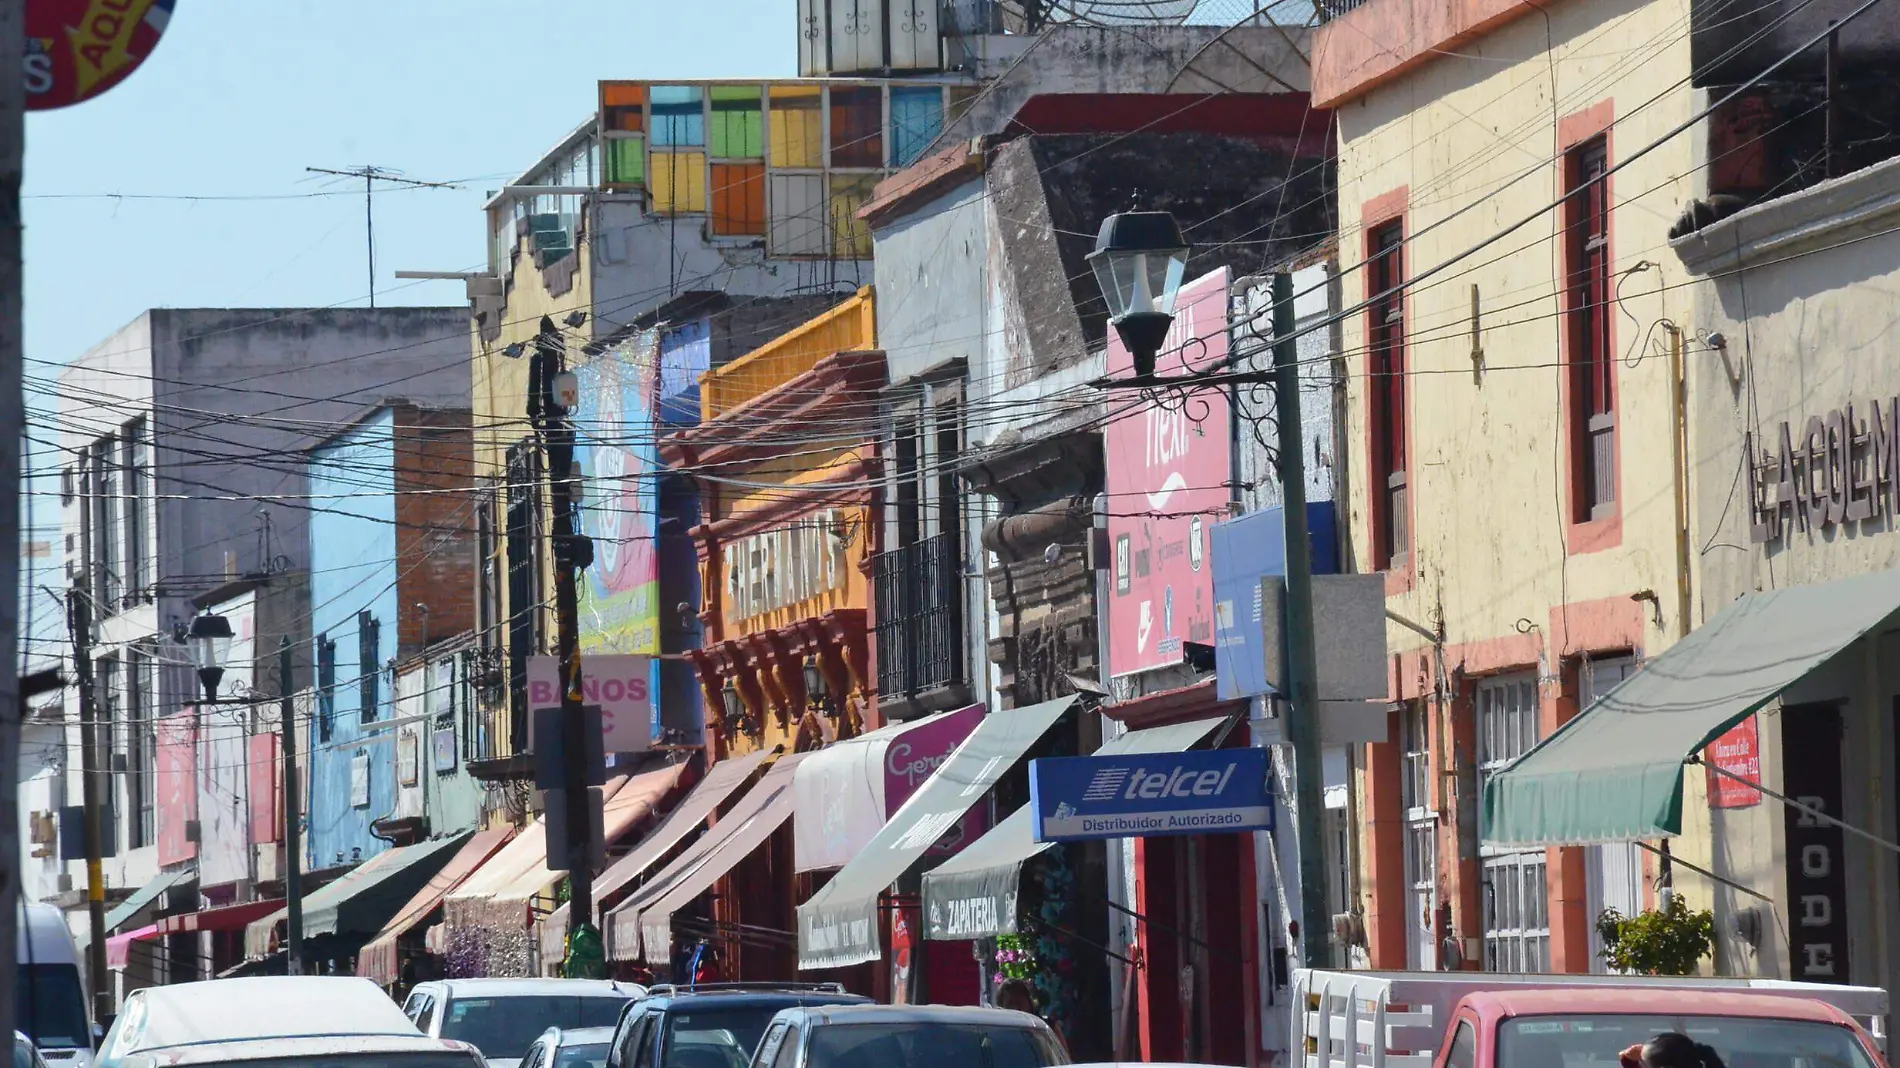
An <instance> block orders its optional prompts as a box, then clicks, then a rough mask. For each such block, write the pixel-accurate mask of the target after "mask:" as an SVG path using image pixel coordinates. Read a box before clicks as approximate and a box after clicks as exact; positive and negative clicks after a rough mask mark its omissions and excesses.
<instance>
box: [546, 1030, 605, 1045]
mask: <svg viewBox="0 0 1900 1068" xmlns="http://www.w3.org/2000/svg"><path fill="white" fill-rule="evenodd" d="M549 1035H553V1036H554V1038H555V1041H557V1042H559V1043H560V1044H561V1045H563V1046H585V1045H589V1044H591V1043H595V1042H612V1041H613V1039H614V1029H613V1028H611V1027H569V1028H565V1029H563V1028H559V1027H550V1028H548V1029H547V1030H546V1031H543V1032H542V1033H541V1037H542V1038H546V1037H547V1036H549Z"/></svg>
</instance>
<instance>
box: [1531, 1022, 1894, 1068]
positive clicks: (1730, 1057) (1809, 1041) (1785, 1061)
mask: <svg viewBox="0 0 1900 1068" xmlns="http://www.w3.org/2000/svg"><path fill="white" fill-rule="evenodd" d="M1665 1031H1680V1032H1682V1033H1683V1034H1686V1035H1688V1036H1689V1037H1690V1038H1693V1039H1695V1040H1696V1041H1697V1042H1701V1043H1703V1044H1705V1045H1707V1046H1709V1047H1711V1048H1713V1049H1714V1050H1715V1052H1716V1053H1717V1054H1718V1055H1720V1056H1721V1058H1722V1060H1723V1062H1724V1063H1726V1064H1727V1065H1728V1068H1875V1062H1874V1061H1873V1060H1872V1059H1871V1058H1870V1057H1869V1056H1868V1055H1867V1051H1866V1050H1865V1049H1864V1048H1862V1046H1861V1043H1860V1040H1859V1038H1858V1037H1857V1036H1856V1035H1855V1034H1854V1032H1852V1031H1850V1030H1848V1029H1847V1028H1845V1027H1841V1026H1839V1025H1836V1024H1829V1023H1816V1022H1811V1021H1807V1020H1775V1019H1767V1018H1762V1017H1748V1016H1667V1015H1662V1014H1655V1015H1650V1014H1636V1013H1630V1014H1627V1015H1616V1016H1594V1015H1582V1014H1579V1015H1569V1014H1565V1015H1562V1016H1529V1017H1519V1018H1517V1019H1514V1020H1506V1021H1504V1022H1503V1023H1501V1024H1499V1025H1498V1058H1497V1062H1498V1068H1617V1066H1618V1063H1619V1062H1618V1059H1617V1055H1618V1054H1619V1053H1621V1052H1622V1051H1623V1050H1625V1049H1627V1048H1628V1047H1630V1046H1633V1045H1635V1044H1637V1043H1639V1042H1647V1041H1649V1040H1650V1039H1652V1038H1654V1037H1656V1036H1657V1035H1659V1034H1661V1033H1663V1032H1665Z"/></svg>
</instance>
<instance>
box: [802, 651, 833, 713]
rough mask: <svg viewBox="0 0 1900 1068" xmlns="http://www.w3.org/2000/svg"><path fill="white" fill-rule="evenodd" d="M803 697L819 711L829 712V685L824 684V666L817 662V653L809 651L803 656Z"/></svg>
mask: <svg viewBox="0 0 1900 1068" xmlns="http://www.w3.org/2000/svg"><path fill="white" fill-rule="evenodd" d="M804 670H805V699H806V700H808V701H810V702H811V703H812V705H813V706H814V707H816V708H818V709H819V710H820V711H822V712H824V713H826V714H827V715H829V714H830V713H831V694H830V687H829V686H827V685H826V684H825V671H824V668H822V667H820V666H819V664H818V654H817V653H809V654H807V655H806V657H805V666H804Z"/></svg>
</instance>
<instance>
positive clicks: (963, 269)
mask: <svg viewBox="0 0 1900 1068" xmlns="http://www.w3.org/2000/svg"><path fill="white" fill-rule="evenodd" d="M985 216H986V210H985V200H984V186H983V181H982V180H981V179H980V178H979V179H975V180H972V181H969V182H965V183H964V184H962V185H961V186H958V187H957V188H955V189H952V190H950V191H948V192H946V193H945V194H944V195H943V196H941V197H939V198H937V199H936V200H935V201H933V202H931V203H929V204H927V205H925V206H923V207H920V208H918V209H917V210H915V211H913V212H911V213H910V214H907V215H905V216H904V217H903V218H901V219H898V220H897V221H895V222H893V223H891V224H890V225H888V226H884V227H880V228H879V229H878V230H877V231H875V233H874V234H873V238H874V240H875V241H876V249H877V258H878V262H879V263H880V264H881V265H883V268H884V273H885V277H887V278H889V279H890V280H891V285H890V287H889V293H890V296H889V297H888V299H885V300H881V301H879V302H878V306H877V336H878V338H879V341H880V343H881V344H882V346H883V348H884V358H885V360H886V363H887V366H888V367H889V368H890V376H891V381H892V382H893V383H902V382H904V381H905V380H907V379H909V378H910V377H912V376H913V375H916V374H918V373H920V372H922V371H925V370H928V369H930V368H932V367H936V366H938V365H940V364H943V363H945V362H947V361H950V360H958V359H961V360H971V359H972V358H973V357H974V356H975V355H976V352H977V349H978V347H979V346H980V345H981V344H982V343H983V324H984V316H983V311H984V309H983V301H982V294H983V286H984V267H985V260H986V259H987V253H988V244H987V234H986V230H985V224H984V223H985Z"/></svg>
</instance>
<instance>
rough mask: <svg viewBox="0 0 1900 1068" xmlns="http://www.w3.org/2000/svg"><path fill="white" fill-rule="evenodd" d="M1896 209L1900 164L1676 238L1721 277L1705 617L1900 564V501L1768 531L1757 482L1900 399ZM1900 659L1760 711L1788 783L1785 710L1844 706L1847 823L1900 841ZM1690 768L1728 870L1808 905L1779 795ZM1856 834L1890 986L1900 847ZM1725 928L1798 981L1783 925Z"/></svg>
mask: <svg viewBox="0 0 1900 1068" xmlns="http://www.w3.org/2000/svg"><path fill="white" fill-rule="evenodd" d="M1896 219H1900V161H1895V162H1889V163H1884V164H1880V165H1877V166H1875V167H1871V168H1868V169H1866V170H1862V171H1858V172H1856V173H1854V174H1851V175H1848V176H1846V177H1845V178H1841V179H1837V180H1835V181H1834V182H1830V183H1827V184H1825V185H1821V186H1816V187H1813V188H1810V189H1806V190H1803V191H1801V192H1799V193H1796V194H1793V195H1791V196H1785V197H1781V198H1779V199H1776V200H1773V201H1769V202H1767V203H1765V204H1762V205H1759V206H1757V207H1754V208H1750V209H1748V210H1746V211H1744V212H1741V213H1739V214H1736V215H1733V216H1731V217H1729V218H1727V219H1725V220H1722V221H1721V222H1719V223H1716V224H1714V225H1712V226H1710V227H1707V228H1705V229H1704V230H1702V231H1701V232H1699V233H1697V234H1694V235H1692V236H1690V237H1687V238H1685V239H1682V240H1679V241H1677V242H1675V243H1674V254H1673V255H1672V256H1671V257H1670V258H1671V259H1672V260H1676V261H1677V262H1680V263H1682V264H1683V265H1684V266H1685V267H1687V268H1688V269H1689V270H1691V271H1693V272H1695V273H1697V274H1699V275H1703V276H1707V277H1708V278H1709V279H1710V280H1709V281H1708V282H1707V283H1706V284H1704V285H1700V286H1697V287H1696V289H1695V292H1696V298H1697V299H1696V303H1695V308H1694V320H1693V321H1694V324H1695V328H1694V331H1693V337H1694V340H1692V342H1691V343H1690V345H1689V349H1688V356H1687V368H1688V374H1689V398H1690V409H1691V434H1690V443H1691V445H1690V459H1691V469H1692V471H1693V475H1694V481H1693V485H1694V487H1695V495H1694V509H1693V520H1692V523H1693V531H1694V538H1693V542H1694V545H1695V547H1696V553H1697V558H1696V564H1697V568H1696V600H1697V602H1698V606H1699V610H1700V612H1701V613H1702V614H1703V615H1704V616H1707V615H1713V614H1714V613H1716V612H1718V611H1720V610H1721V609H1722V608H1723V607H1724V606H1726V605H1728V604H1729V603H1730V602H1732V601H1733V600H1734V599H1735V598H1737V597H1739V596H1742V595H1743V594H1746V593H1749V592H1752V591H1755V590H1768V589H1784V588H1787V587H1789V586H1795V585H1807V584H1812V583H1818V582H1826V581H1830V580H1834V579H1842V578H1848V577H1851V576H1854V575H1860V574H1867V573H1870V572H1876V571H1883V570H1889V569H1892V568H1894V567H1896V566H1900V520H1897V519H1896V518H1895V517H1896V510H1895V508H1894V507H1893V506H1892V505H1893V502H1892V498H1888V507H1885V508H1882V509H1881V510H1880V512H1879V514H1878V515H1877V516H1875V517H1874V518H1871V519H1868V520H1864V521H1859V522H1847V523H1842V524H1837V525H1833V526H1831V527H1825V528H1823V529H1813V528H1809V529H1807V530H1798V529H1791V530H1790V531H1789V532H1788V533H1786V534H1785V535H1783V536H1781V537H1778V538H1776V539H1775V540H1772V541H1757V540H1755V538H1754V537H1752V536H1751V526H1752V525H1753V522H1754V520H1755V516H1754V515H1753V509H1752V508H1751V492H1752V489H1753V487H1752V486H1751V485H1750V483H1749V481H1748V480H1747V472H1746V471H1745V469H1744V467H1745V462H1746V461H1745V459H1744V457H1745V456H1746V452H1745V443H1746V442H1747V441H1748V440H1749V439H1750V437H1751V436H1752V438H1753V442H1754V447H1755V450H1756V453H1757V455H1758V457H1759V456H1760V454H1762V453H1763V452H1764V451H1770V452H1778V449H1779V437H1780V427H1781V425H1782V424H1783V423H1787V424H1789V425H1790V427H1791V429H1792V433H1793V434H1794V435H1795V436H1796V440H1799V436H1800V435H1801V434H1802V433H1803V432H1804V430H1805V428H1806V425H1807V420H1808V419H1809V417H1810V416H1817V417H1823V418H1824V417H1826V416H1827V414H1828V412H1829V411H1831V410H1835V409H1840V410H1843V411H1844V410H1845V409H1846V406H1847V405H1848V404H1849V403H1852V404H1854V405H1855V407H1856V422H1857V423H1859V424H1862V426H1863V427H1864V426H1865V425H1866V424H1868V423H1869V422H1870V419H1869V415H1868V412H1869V410H1870V408H1871V406H1872V405H1873V404H1874V403H1876V402H1879V403H1881V404H1882V405H1883V408H1882V416H1883V418H1884V417H1885V416H1886V414H1887V408H1886V407H1884V406H1885V405H1890V404H1891V403H1892V402H1893V400H1894V398H1895V397H1896V396H1900V361H1897V360H1896V359H1895V351H1896V350H1895V345H1894V342H1893V340H1892V338H1891V336H1890V333H1891V331H1890V329H1889V323H1888V320H1889V319H1890V315H1889V314H1888V312H1887V309H1888V308H1889V307H1890V306H1891V304H1892V302H1893V299H1894V295H1895V293H1896V292H1900V269H1896V267H1895V264H1897V263H1900V237H1896V236H1895V235H1893V234H1891V233H1888V232H1887V231H1890V230H1891V229H1892V228H1893V226H1894V222H1895V221H1896ZM1716 334H1719V335H1721V336H1722V337H1723V339H1724V342H1725V343H1724V344H1723V345H1722V346H1721V347H1717V346H1715V345H1714V344H1713V343H1712V342H1711V340H1710V339H1711V337H1712V336H1713V335H1716ZM1857 429H1858V428H1857ZM1865 462H1866V463H1867V464H1871V460H1868V461H1865ZM1868 470H1869V471H1871V467H1869V468H1868ZM1892 626H1893V624H1892V621H1889V628H1891V627H1892ZM1895 664H1900V644H1897V643H1896V635H1895V634H1893V633H1892V632H1891V630H1888V632H1886V633H1884V634H1883V633H1879V632H1877V633H1876V634H1874V635H1872V636H1870V637H1868V638H1867V639H1864V640H1863V641H1861V642H1858V643H1856V644H1855V645H1854V646H1851V647H1850V648H1849V649H1848V650H1847V651H1846V652H1844V653H1842V654H1841V655H1840V656H1838V657H1836V658H1835V659H1834V660H1833V661H1832V662H1830V663H1829V664H1827V665H1824V666H1823V667H1822V668H1821V669H1819V670H1817V671H1816V672H1814V673H1813V674H1812V675H1810V676H1809V678H1808V679H1806V680H1804V681H1803V682H1802V683H1800V684H1799V685H1798V686H1797V687H1795V688H1794V689H1792V690H1790V691H1789V692H1788V693H1787V694H1785V695H1784V697H1783V700H1782V701H1781V702H1779V703H1777V704H1776V705H1772V706H1770V707H1769V708H1768V709H1766V710H1764V712H1763V713H1762V714H1760V715H1759V716H1758V717H1757V719H1758V721H1759V731H1760V738H1761V759H1762V769H1761V770H1762V778H1763V780H1764V781H1765V782H1767V783H1769V784H1770V785H1778V784H1779V783H1780V781H1781V768H1782V763H1783V762H1782V745H1781V738H1782V730H1781V725H1782V721H1783V719H1784V718H1785V717H1784V713H1783V711H1782V705H1785V704H1800V703H1804V702H1808V701H1815V700H1839V699H1845V701H1846V704H1845V705H1844V706H1843V708H1844V711H1845V712H1846V713H1847V714H1846V716H1845V717H1844V718H1845V723H1846V736H1845V737H1844V738H1843V739H1842V741H1841V746H1842V751H1843V754H1844V757H1843V760H1844V764H1843V782H1844V783H1846V784H1849V785H1848V789H1847V790H1846V791H1845V797H1844V800H1845V802H1846V805H1847V812H1846V814H1845V815H1844V817H1843V818H1845V819H1847V820H1848V821H1849V822H1852V823H1854V824H1855V825H1857V826H1861V827H1866V828H1868V829H1869V830H1872V831H1873V832H1874V833H1875V834H1879V835H1881V836H1883V837H1886V838H1889V839H1891V838H1892V837H1893V836H1894V835H1895V833H1896V828H1897V827H1900V818H1897V816H1896V813H1895V811H1894V807H1893V802H1892V797H1893V794H1894V786H1893V784H1894V782H1895V768H1894V764H1893V758H1892V756H1891V754H1892V753H1893V752H1894V746H1895V740H1896V733H1895V732H1896V728H1897V727H1900V725H1897V724H1895V722H1894V721H1893V715H1892V709H1893V708H1894V707H1896V706H1895V704H1894V697H1895V694H1896V693H1900V672H1896V670H1895V668H1894V666H1893V665H1895ZM1688 778H1689V782H1690V784H1691V787H1690V790H1689V794H1688V797H1686V798H1685V802H1684V809H1685V812H1686V813H1697V814H1704V815H1703V818H1704V819H1707V820H1709V821H1710V823H1711V825H1712V828H1713V831H1714V835H1713V843H1712V847H1713V861H1714V866H1715V869H1716V870H1717V871H1718V872H1721V873H1722V874H1723V875H1725V876H1728V877H1729V878H1731V879H1734V880H1735V881H1737V882H1739V883H1741V884H1743V885H1745V886H1749V887H1753V888H1755V889H1757V890H1760V891H1762V892H1765V893H1769V894H1771V895H1772V896H1773V897H1775V898H1776V899H1777V902H1778V903H1779V906H1780V909H1781V914H1782V915H1783V916H1792V915H1794V914H1795V910H1796V905H1795V904H1794V903H1792V902H1790V901H1789V900H1788V897H1787V888H1786V886H1785V882H1786V860H1787V858H1786V834H1785V818H1784V811H1783V810H1782V809H1781V808H1780V806H1778V805H1775V804H1773V803H1772V802H1767V801H1765V802H1763V803H1761V804H1759V805H1755V806H1752V807H1748V808H1733V809H1724V810H1719V811H1714V812H1711V811H1710V810H1709V809H1708V807H1707V800H1706V796H1707V794H1706V789H1705V786H1704V783H1703V781H1702V780H1703V777H1702V776H1699V775H1690V776H1689V777H1688ZM1848 842H1849V845H1848V853H1847V863H1848V885H1849V886H1851V887H1869V888H1872V889H1873V892H1872V893H1870V894H1866V895H1854V897H1855V903H1856V904H1863V905H1864V904H1866V903H1868V902H1876V903H1878V907H1877V908H1871V909H1869V908H1858V909H1855V910H1852V911H1850V916H1849V919H1850V927H1849V934H1850V938H1851V944H1852V958H1851V968H1852V974H1853V979H1854V981H1855V982H1865V983H1877V984H1881V985H1890V984H1892V983H1894V982H1895V981H1896V979H1897V978H1900V976H1896V974H1895V972H1896V966H1895V964H1894V963H1893V962H1894V961H1895V957H1896V953H1895V949H1894V946H1895V941H1894V940H1895V938H1896V937H1897V936H1900V914H1896V909H1895V904H1896V901H1897V900H1900V872H1896V870H1895V868H1894V865H1893V863H1892V857H1891V855H1890V854H1887V853H1886V852H1885V851H1882V850H1878V849H1870V848H1863V847H1862V846H1861V844H1860V842H1859V840H1858V839H1854V838H1849V840H1848ZM1753 904H1755V902H1754V901H1752V900H1751V899H1749V898H1747V897H1745V896H1743V895H1739V894H1735V893H1733V892H1728V891H1724V892H1723V893H1721V894H1720V895H1719V897H1718V908H1719V909H1720V910H1722V912H1723V913H1725V914H1726V913H1730V912H1733V911H1735V910H1738V909H1741V908H1746V907H1749V906H1751V905H1753ZM1717 929H1718V932H1720V934H1721V935H1722V952H1723V954H1724V957H1725V959H1726V961H1727V962H1728V963H1729V964H1730V966H1731V967H1733V968H1735V969H1736V970H1741V971H1750V972H1759V973H1762V974H1771V975H1786V974H1787V970H1786V969H1787V967H1788V953H1787V943H1786V939H1785V935H1783V934H1782V932H1780V931H1777V930H1775V929H1774V925H1772V924H1771V925H1768V930H1769V932H1770V935H1771V937H1768V938H1765V939H1764V940H1763V943H1762V945H1761V946H1759V947H1755V946H1749V945H1747V944H1745V943H1743V942H1742V941H1741V940H1739V939H1738V938H1736V937H1735V936H1734V934H1733V932H1732V931H1730V930H1729V929H1727V927H1726V925H1723V924H1719V923H1718V928H1717Z"/></svg>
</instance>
